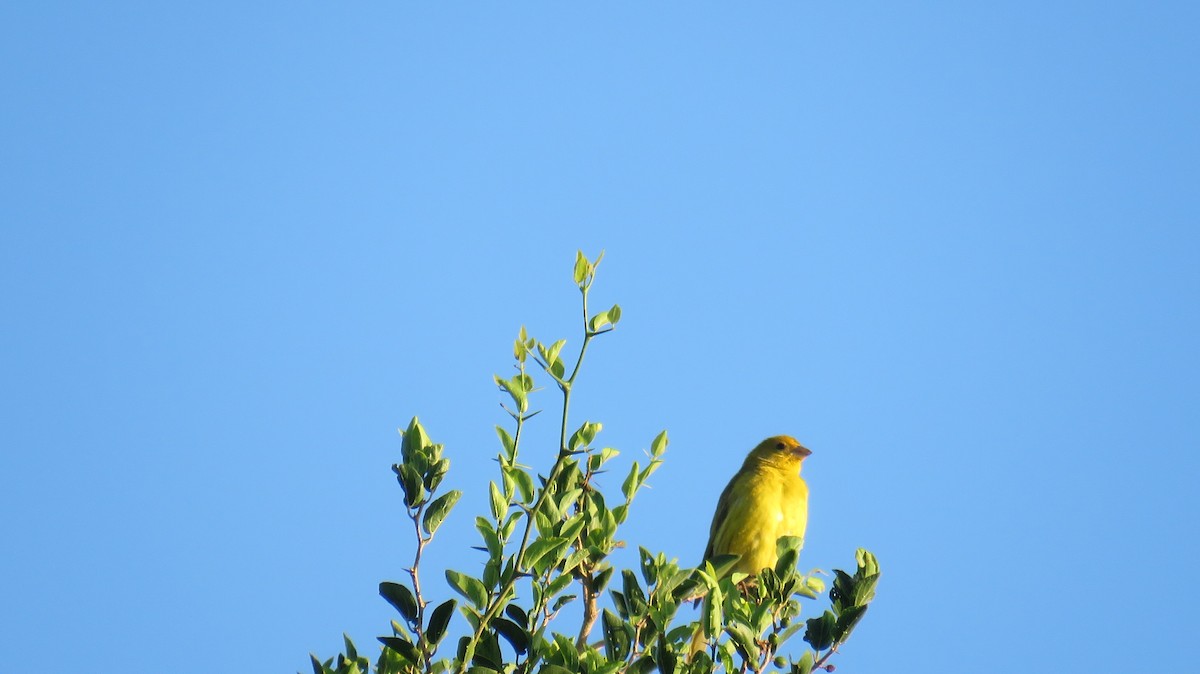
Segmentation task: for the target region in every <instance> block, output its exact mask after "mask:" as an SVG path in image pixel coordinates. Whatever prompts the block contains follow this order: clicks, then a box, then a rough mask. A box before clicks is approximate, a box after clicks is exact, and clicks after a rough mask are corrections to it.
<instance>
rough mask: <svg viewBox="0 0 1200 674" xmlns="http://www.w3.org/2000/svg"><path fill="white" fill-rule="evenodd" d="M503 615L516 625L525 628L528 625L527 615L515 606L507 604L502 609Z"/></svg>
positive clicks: (523, 610)
mask: <svg viewBox="0 0 1200 674" xmlns="http://www.w3.org/2000/svg"><path fill="white" fill-rule="evenodd" d="M504 613H505V615H507V616H508V617H509V618H512V619H513V622H515V623H516V624H518V625H520V626H522V627H525V626H528V625H529V614H527V613H525V609H523V608H521V607H520V606H517V605H516V604H509V605H508V606H505V607H504Z"/></svg>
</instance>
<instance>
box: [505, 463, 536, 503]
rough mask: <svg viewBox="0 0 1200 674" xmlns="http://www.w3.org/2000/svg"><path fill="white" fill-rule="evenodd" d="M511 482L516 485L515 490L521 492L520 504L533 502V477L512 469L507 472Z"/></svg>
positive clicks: (517, 469) (518, 469)
mask: <svg viewBox="0 0 1200 674" xmlns="http://www.w3.org/2000/svg"><path fill="white" fill-rule="evenodd" d="M508 474H509V476H510V477H512V479H513V482H516V483H517V490H518V491H520V492H521V503H531V502H532V501H533V476H531V475H530V474H529V473H527V472H525V471H523V470H521V469H520V468H513V469H511V470H510V471H508Z"/></svg>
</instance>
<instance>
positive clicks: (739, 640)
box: [725, 623, 761, 665]
mask: <svg viewBox="0 0 1200 674" xmlns="http://www.w3.org/2000/svg"><path fill="white" fill-rule="evenodd" d="M725 633H726V634H728V635H729V638H730V640H731V641H733V646H734V648H736V649H737V650H738V654H739V655H741V656H742V659H743V660H745V661H746V662H748V663H751V664H752V665H757V664H758V659H759V656H760V655H761V653H760V651H759V648H758V643H757V641H756V640H755V638H754V634H752V633H751V632H750V628H749V627H746V626H745V625H743V624H742V623H731V624H729V625H726V626H725Z"/></svg>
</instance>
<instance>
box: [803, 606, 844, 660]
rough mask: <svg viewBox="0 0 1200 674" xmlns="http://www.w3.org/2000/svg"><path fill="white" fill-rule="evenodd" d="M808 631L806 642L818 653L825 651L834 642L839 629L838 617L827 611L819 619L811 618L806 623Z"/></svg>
mask: <svg viewBox="0 0 1200 674" xmlns="http://www.w3.org/2000/svg"><path fill="white" fill-rule="evenodd" d="M805 624H806V625H807V629H806V630H805V631H804V640H805V641H807V642H808V643H809V645H810V646H812V647H813V648H814V649H816V650H817V651H823V650H825V649H826V648H829V647H830V646H833V642H834V639H835V635H836V629H837V616H835V615H834V614H833V612H832V611H826V612H825V613H823V614H822V615H821V616H820V617H818V618H810V619H808V620H807V621H805Z"/></svg>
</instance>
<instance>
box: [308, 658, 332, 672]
mask: <svg viewBox="0 0 1200 674" xmlns="http://www.w3.org/2000/svg"><path fill="white" fill-rule="evenodd" d="M308 657H310V658H312V668H313V674H325V672H326V671H327V670H326V669H325V667H324V665H322V664H321V661H320V660H318V659H317V656H315V655H313V654H312V653H309V654H308ZM330 662H332V660H330Z"/></svg>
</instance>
